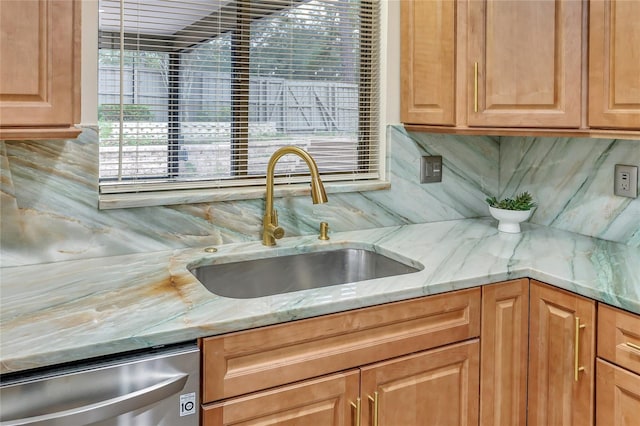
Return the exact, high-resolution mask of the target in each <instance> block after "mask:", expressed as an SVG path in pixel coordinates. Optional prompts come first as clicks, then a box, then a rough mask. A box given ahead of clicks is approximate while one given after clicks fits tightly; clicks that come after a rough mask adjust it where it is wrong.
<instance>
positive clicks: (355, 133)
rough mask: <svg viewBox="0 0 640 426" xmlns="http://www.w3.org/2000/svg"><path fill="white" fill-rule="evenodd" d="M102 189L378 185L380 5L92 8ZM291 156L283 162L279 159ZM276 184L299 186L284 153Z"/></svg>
mask: <svg viewBox="0 0 640 426" xmlns="http://www.w3.org/2000/svg"><path fill="white" fill-rule="evenodd" d="M99 8H100V24H99V93H98V95H99V97H98V99H99V110H98V118H99V132H100V189H101V193H102V194H110V193H140V192H146V191H154V192H156V191H167V190H175V189H197V188H200V189H212V188H237V187H252V186H254V187H255V186H260V185H262V186H263V185H264V175H265V173H266V165H267V162H268V159H269V157H270V156H271V154H272V153H273V152H274V151H275V150H276V149H278V148H279V147H281V146H285V145H296V146H299V147H301V148H303V149H305V150H307V151H308V152H309V153H310V154H311V155H312V156H313V157H314V159H315V160H316V162H317V164H318V168H319V170H320V174H321V176H322V179H323V180H324V181H325V183H326V182H331V181H338V182H341V181H348V182H353V181H361V180H365V181H366V180H376V179H378V178H379V155H378V154H379V138H378V134H379V127H378V126H379V123H378V102H377V101H378V92H377V90H378V81H377V79H378V26H379V0H189V1H185V0H100V6H99ZM290 157H291V158H290ZM276 173H277V175H278V179H277V180H276V183H291V182H305V181H308V171H307V169H306V165H305V164H304V162H302V161H300V160H299V159H298V158H297V157H295V156H285V157H283V158H282V160H281V161H280V162H279V163H278V167H277V168H276Z"/></svg>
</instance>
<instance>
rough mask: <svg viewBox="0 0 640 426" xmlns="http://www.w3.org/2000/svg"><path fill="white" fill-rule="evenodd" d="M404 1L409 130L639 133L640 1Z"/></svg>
mask: <svg viewBox="0 0 640 426" xmlns="http://www.w3.org/2000/svg"><path fill="white" fill-rule="evenodd" d="M400 7H401V24H400V27H401V36H402V37H401V88H402V90H401V120H402V122H403V123H404V124H405V125H406V126H407V127H408V128H409V129H410V130H418V131H419V130H424V131H439V132H449V133H463V134H494V135H523V134H526V135H543V136H595V137H608V136H614V137H632V138H637V137H638V136H640V77H638V76H640V25H638V22H640V2H638V1H635V0H633V1H616V0H575V1H574V0H544V1H520V0H403V1H402V2H401V6H400Z"/></svg>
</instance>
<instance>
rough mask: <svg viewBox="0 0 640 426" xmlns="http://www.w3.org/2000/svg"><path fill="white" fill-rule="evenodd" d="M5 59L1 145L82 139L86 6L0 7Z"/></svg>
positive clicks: (45, 1) (16, 3)
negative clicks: (83, 8) (82, 46)
mask: <svg viewBox="0 0 640 426" xmlns="http://www.w3.org/2000/svg"><path fill="white" fill-rule="evenodd" d="M0 58H2V60H0V139H31V138H33V139H43V138H47V139H49V138H67V137H75V136H77V135H78V134H79V133H80V130H79V129H76V128H74V127H73V126H74V124H76V123H78V122H79V121H80V1H78V0H29V1H24V0H2V1H0Z"/></svg>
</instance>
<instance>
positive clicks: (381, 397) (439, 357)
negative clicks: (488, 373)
mask: <svg viewBox="0 0 640 426" xmlns="http://www.w3.org/2000/svg"><path fill="white" fill-rule="evenodd" d="M361 380H362V390H361V393H362V396H361V397H362V400H363V405H362V424H363V425H375V424H377V425H380V426H398V425H412V426H418V425H425V426H426V425H447V426H455V425H465V426H471V425H474V426H477V425H478V386H479V345H478V339H474V340H471V341H468V342H465V343H460V344H455V345H449V346H445V347H442V348H439V349H434V350H430V351H427V352H421V353H418V354H415V355H410V356H406V357H402V358H398V359H394V360H390V361H387V362H382V363H379V364H374V365H372V366H370V367H365V368H362V379H361ZM376 409H377V410H376ZM376 414H377V423H376V421H375V417H376Z"/></svg>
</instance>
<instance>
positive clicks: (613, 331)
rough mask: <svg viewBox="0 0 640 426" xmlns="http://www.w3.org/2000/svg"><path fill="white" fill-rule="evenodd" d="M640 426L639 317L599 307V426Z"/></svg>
mask: <svg viewBox="0 0 640 426" xmlns="http://www.w3.org/2000/svg"><path fill="white" fill-rule="evenodd" d="M637 424H640V316H638V315H635V314H632V313H629V312H625V311H622V310H620V309H617V308H613V307H611V306H607V305H604V304H602V303H600V304H599V305H598V360H597V361H596V426H608V425H616V426H618V425H621V426H626V425H637Z"/></svg>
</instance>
